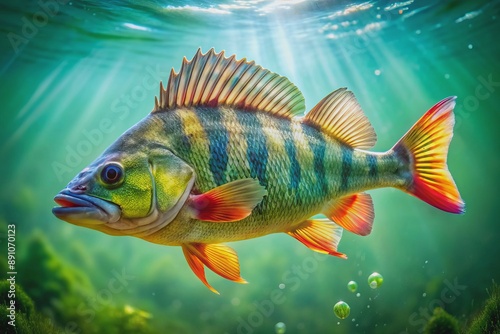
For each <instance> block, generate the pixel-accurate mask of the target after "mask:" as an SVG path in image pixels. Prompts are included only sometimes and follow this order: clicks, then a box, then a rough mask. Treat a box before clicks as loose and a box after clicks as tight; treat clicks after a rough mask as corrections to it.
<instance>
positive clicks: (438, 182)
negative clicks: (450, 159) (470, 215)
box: [392, 97, 465, 214]
mask: <svg viewBox="0 0 500 334" xmlns="http://www.w3.org/2000/svg"><path fill="white" fill-rule="evenodd" d="M455 99H456V97H448V98H446V99H444V100H442V101H441V102H439V103H437V104H436V105H434V106H433V107H432V108H431V109H429V111H427V112H426V113H425V114H424V115H423V116H422V117H421V118H420V119H419V120H418V122H417V123H415V125H413V127H412V128H411V129H410V130H409V131H408V132H407V133H406V134H405V135H404V136H403V137H402V138H401V139H400V140H399V141H398V142H397V143H396V145H394V147H393V148H392V151H393V152H394V154H395V155H396V156H397V158H398V159H399V160H400V161H402V162H403V164H404V165H406V166H408V169H407V170H409V173H405V174H406V176H405V182H404V185H403V186H402V188H403V189H402V190H404V191H406V192H407V193H409V194H411V195H413V196H416V197H417V198H419V199H421V200H423V201H425V202H427V203H428V204H430V205H432V206H435V207H436V208H438V209H441V210H443V211H447V212H451V213H457V214H460V213H464V212H465V203H464V202H463V200H462V198H461V197H460V193H459V192H458V189H457V186H456V185H455V182H454V181H453V178H452V176H451V174H450V172H449V170H448V166H447V164H446V158H447V155H448V147H449V145H450V142H451V138H452V137H453V125H454V124H455V117H454V114H453V108H454V107H455Z"/></svg>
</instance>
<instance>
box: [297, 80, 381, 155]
mask: <svg viewBox="0 0 500 334" xmlns="http://www.w3.org/2000/svg"><path fill="white" fill-rule="evenodd" d="M304 122H306V123H310V124H314V125H316V126H318V127H320V128H321V129H322V130H323V131H325V132H326V133H328V134H329V135H331V136H332V137H334V138H336V139H338V140H340V141H341V142H343V143H344V144H346V145H349V146H351V147H355V148H360V149H368V148H371V147H373V145H375V142H376V141H377V135H376V134H375V131H374V130H373V127H372V125H371V124H370V121H369V120H368V118H367V117H366V116H365V114H364V113H363V110H361V106H360V105H359V103H358V101H357V100H356V98H355V97H354V94H353V93H352V92H351V91H348V90H346V88H339V89H337V90H336V91H334V92H333V93H330V94H329V95H327V96H326V97H325V98H324V99H323V100H321V101H320V102H319V103H318V104H317V105H316V106H315V107H314V108H312V110H311V111H310V112H308V113H307V115H306V116H305V118H304Z"/></svg>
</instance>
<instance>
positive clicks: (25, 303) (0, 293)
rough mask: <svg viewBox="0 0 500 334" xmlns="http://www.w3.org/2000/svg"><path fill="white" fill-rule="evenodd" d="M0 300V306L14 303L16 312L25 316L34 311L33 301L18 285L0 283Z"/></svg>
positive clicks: (7, 282) (8, 282) (6, 281)
mask: <svg viewBox="0 0 500 334" xmlns="http://www.w3.org/2000/svg"><path fill="white" fill-rule="evenodd" d="M0 298H1V300H0V304H2V305H4V306H9V305H10V303H11V301H14V302H15V309H16V312H22V313H24V314H26V315H27V316H30V315H31V314H32V313H33V312H34V310H35V305H34V304H33V301H32V300H31V298H30V297H29V296H28V295H27V294H26V292H24V290H23V288H21V286H20V285H19V284H15V285H11V283H10V281H9V280H4V281H1V282H0Z"/></svg>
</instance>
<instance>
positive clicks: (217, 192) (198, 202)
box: [189, 178, 267, 222]
mask: <svg viewBox="0 0 500 334" xmlns="http://www.w3.org/2000/svg"><path fill="white" fill-rule="evenodd" d="M266 194H267V191H266V189H265V188H264V187H263V186H261V185H260V184H259V181H258V180H256V179H250V178H248V179H242V180H236V181H233V182H229V183H226V184H223V185H222V186H219V187H217V188H214V189H212V190H210V191H208V192H206V193H203V194H201V195H193V196H191V199H190V203H189V208H190V210H191V215H192V217H193V218H196V219H198V220H203V221H209V222H233V221H238V220H241V219H244V218H246V217H248V216H249V215H250V214H251V213H252V210H253V208H254V207H256V206H257V204H259V203H260V202H261V201H262V199H263V197H264V196H265V195H266Z"/></svg>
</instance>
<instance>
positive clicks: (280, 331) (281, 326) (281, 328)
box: [274, 322, 286, 334]
mask: <svg viewBox="0 0 500 334" xmlns="http://www.w3.org/2000/svg"><path fill="white" fill-rule="evenodd" d="M274 331H275V332H276V334H284V333H285V332H286V325H285V323H284V322H278V323H277V324H276V325H275V326H274Z"/></svg>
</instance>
